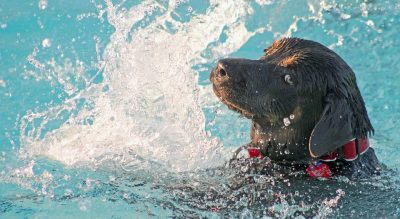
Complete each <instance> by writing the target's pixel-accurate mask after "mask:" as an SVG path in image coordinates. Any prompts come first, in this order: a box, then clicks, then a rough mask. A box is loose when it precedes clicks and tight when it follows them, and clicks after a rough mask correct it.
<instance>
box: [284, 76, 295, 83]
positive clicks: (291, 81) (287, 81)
mask: <svg viewBox="0 0 400 219" xmlns="http://www.w3.org/2000/svg"><path fill="white" fill-rule="evenodd" d="M285 82H286V83H288V84H290V85H293V84H294V83H293V80H292V77H291V76H290V75H285Z"/></svg>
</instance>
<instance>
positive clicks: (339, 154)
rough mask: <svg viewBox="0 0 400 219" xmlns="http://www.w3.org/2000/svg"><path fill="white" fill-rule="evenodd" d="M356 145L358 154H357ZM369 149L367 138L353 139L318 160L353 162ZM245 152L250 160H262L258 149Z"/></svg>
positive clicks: (250, 148) (251, 148)
mask: <svg viewBox="0 0 400 219" xmlns="http://www.w3.org/2000/svg"><path fill="white" fill-rule="evenodd" d="M357 143H358V145H359V147H358V153H357ZM368 148H369V141H368V138H367V137H365V138H360V139H353V140H351V141H349V142H347V143H346V144H344V145H343V146H342V147H340V148H338V149H336V150H334V151H332V152H329V153H327V154H326V155H324V156H322V157H320V158H319V160H321V161H324V162H330V161H335V160H336V159H338V158H343V159H344V160H346V161H353V160H355V159H357V157H358V154H363V153H365V152H366V151H367V150H368ZM247 152H248V153H249V156H250V158H256V157H258V158H263V155H262V154H261V152H260V149H259V148H253V147H249V148H247Z"/></svg>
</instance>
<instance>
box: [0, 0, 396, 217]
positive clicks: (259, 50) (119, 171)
mask: <svg viewBox="0 0 400 219" xmlns="http://www.w3.org/2000/svg"><path fill="white" fill-rule="evenodd" d="M398 30H400V2H399V1H396V0H385V1H383V0H375V1H361V0H354V1H345V0H330V1H328V0H326V1H325V0H324V1H319V0H318V1H317V0H299V1H297V0H296V1H295V0H280V1H278V0H253V1H249V0H234V1H217V0H210V1H196V0H176V1H172V0H171V1H167V0H141V1H136V0H132V1H125V0H116V1H115V0H105V1H100V0H90V1H78V0H68V1H67V0H35V1H24V0H15V1H1V2H0V218H153V217H154V218H168V217H173V218H187V217H189V218H190V217H194V218H199V217H205V218H225V217H232V218H260V217H265V218H268V217H280V218H292V217H297V218H310V217H315V218H345V217H357V218H359V217H366V218H377V217H385V218H386V217H389V218H397V217H400V187H399V186H398V184H399V183H398V182H399V169H398V166H399V165H400V159H399V158H398V157H399V156H400V151H399V150H398V145H399V144H400V135H399V134H398V133H399V131H398V130H399V128H400V122H399V120H400V98H399V96H400V89H399V84H400V62H399V59H400V38H399V37H398ZM284 36H294V37H301V38H306V39H311V40H315V41H318V42H321V43H323V44H324V45H326V46H328V47H329V48H331V49H333V50H334V51H335V52H337V53H338V54H339V55H340V56H341V57H343V58H344V59H345V60H346V62H347V63H348V64H349V65H350V66H351V67H352V68H353V70H354V72H355V73H356V76H357V82H358V85H359V88H360V90H361V93H362V95H363V97H364V100H365V102H366V107H367V110H368V112H369V116H370V119H371V121H372V123H373V125H374V128H375V135H374V136H373V137H372V138H371V143H372V146H373V147H374V148H375V151H376V153H377V156H378V158H379V159H380V160H381V161H382V162H383V163H384V164H385V165H386V166H387V169H388V170H386V171H385V172H384V173H383V174H382V175H381V176H378V177H374V178H372V179H359V180H349V179H347V178H345V177H335V178H333V179H331V180H315V179H310V178H308V177H306V176H304V175H303V174H302V173H293V174H289V175H284V174H283V175H281V174H274V173H271V174H262V173H260V172H259V171H257V166H258V165H261V164H260V163H257V161H254V162H255V163H251V164H250V165H249V164H248V163H249V161H238V163H236V164H235V165H234V166H235V167H227V166H226V162H227V161H228V160H229V158H230V157H231V156H232V151H233V150H234V149H235V148H237V147H238V146H240V145H242V144H244V143H246V142H248V141H249V126H250V124H249V121H248V120H246V119H244V118H241V117H239V116H238V115H237V114H236V113H234V112H231V111H230V110H228V109H227V107H225V106H224V105H223V104H221V103H220V102H219V101H218V100H217V99H216V97H215V96H214V94H213V93H212V89H211V87H210V82H209V80H208V77H209V72H210V70H211V68H212V67H213V66H214V65H215V63H216V61H217V60H218V59H220V58H223V57H245V58H250V59H257V58H258V57H260V56H261V55H262V54H263V49H264V48H266V47H267V46H268V45H270V44H271V43H272V42H273V40H274V39H277V38H280V37H284ZM243 162H244V163H247V164H244V163H243Z"/></svg>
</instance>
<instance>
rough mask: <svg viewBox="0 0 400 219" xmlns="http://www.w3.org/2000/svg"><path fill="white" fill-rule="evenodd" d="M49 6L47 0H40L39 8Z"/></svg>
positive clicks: (42, 8)
mask: <svg viewBox="0 0 400 219" xmlns="http://www.w3.org/2000/svg"><path fill="white" fill-rule="evenodd" d="M46 8H47V0H40V1H39V9H40V10H44V9H46Z"/></svg>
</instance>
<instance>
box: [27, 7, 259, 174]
mask: <svg viewBox="0 0 400 219" xmlns="http://www.w3.org/2000/svg"><path fill="white" fill-rule="evenodd" d="M106 3H107V15H108V21H109V22H110V24H112V25H113V26H114V27H115V29H116V30H115V33H114V34H113V35H112V36H111V42H110V43H109V44H108V45H107V47H106V49H105V52H104V54H103V56H102V62H103V63H105V64H104V65H102V66H103V67H104V71H103V76H104V82H103V83H102V84H90V86H89V87H88V88H87V89H85V90H83V91H80V92H79V93H76V94H75V95H71V96H72V97H71V98H70V99H68V100H66V101H65V103H64V104H63V105H60V106H56V107H52V108H49V109H48V110H47V111H45V112H41V113H28V114H27V115H26V116H25V117H24V118H23V119H22V126H21V129H22V131H21V133H25V132H27V134H22V136H21V142H22V144H23V149H22V150H21V155H24V156H25V155H28V156H34V155H44V156H47V157H50V158H52V159H55V160H59V161H61V162H63V163H64V164H66V165H79V164H85V165H87V164H89V165H92V166H96V165H98V164H101V162H102V161H104V160H110V159H114V160H116V159H117V157H118V159H119V160H120V161H123V162H124V163H126V162H135V159H138V157H141V158H143V159H145V160H152V161H156V162H158V163H161V164H163V165H165V166H167V167H169V168H171V169H172V170H176V171H181V170H188V169H193V168H205V167H211V166H216V165H221V164H222V162H224V160H225V159H226V157H225V156H229V155H226V154H225V152H223V151H224V149H223V147H222V145H221V144H220V143H219V142H218V141H217V140H215V139H212V138H210V137H209V136H208V135H207V134H206V133H205V131H204V124H205V118H204V115H203V112H202V110H201V107H202V106H201V103H204V102H205V101H204V100H202V99H201V98H202V96H200V94H199V87H198V84H197V76H196V74H195V72H194V71H193V70H192V68H191V67H192V66H193V65H195V64H198V63H204V62H207V61H210V60H205V59H204V58H202V57H201V53H202V52H203V51H204V50H205V49H206V48H207V46H208V45H209V44H210V43H212V42H216V41H218V38H219V37H220V35H221V33H222V31H223V29H224V28H225V29H226V31H227V32H228V33H229V34H228V39H227V40H226V41H225V43H223V44H221V43H220V44H218V45H216V48H217V49H215V50H213V52H214V57H220V56H224V55H227V54H229V53H231V52H234V51H235V50H237V49H238V48H240V47H241V46H242V45H243V44H244V43H245V42H246V41H247V40H248V39H249V38H250V37H251V36H252V35H254V34H255V33H251V32H248V31H247V29H246V27H245V26H244V20H243V19H244V18H245V17H246V14H248V13H251V10H250V8H249V6H248V4H247V2H246V1H229V2H228V3H221V2H219V1H217V0H214V1H211V3H210V5H211V6H210V8H208V10H207V12H206V14H203V15H201V14H200V15H196V16H195V17H192V19H191V21H190V22H187V23H180V22H177V21H175V20H174V19H172V18H171V16H170V14H171V12H172V11H173V10H174V9H175V8H174V7H175V6H176V4H175V2H174V1H170V3H169V5H168V7H165V6H162V5H158V4H156V3H154V2H152V1H143V2H141V3H140V5H138V6H136V7H133V8H131V9H129V10H117V8H118V7H116V6H114V5H113V4H112V2H111V1H110V0H108V1H106ZM154 9H159V10H161V11H162V12H163V14H162V15H161V16H159V17H157V18H156V19H155V21H154V22H152V23H151V24H149V25H148V26H147V27H145V28H139V29H136V30H134V31H133V32H132V30H131V29H132V25H134V24H135V23H136V22H138V21H140V20H141V19H143V18H144V17H145V16H146V14H148V13H151V11H152V10H154ZM166 22H169V23H170V24H172V26H173V27H174V29H175V30H176V32H174V33H170V32H168V31H167V30H165V29H166V28H163V27H165V24H166ZM257 31H258V32H259V31H262V30H261V29H260V30H257ZM257 31H256V32H257ZM129 34H131V40H130V41H128V40H127V37H128V35H129ZM105 85H107V86H108V88H109V90H108V91H107V92H102V88H103V86H105ZM205 96H208V95H205ZM78 98H85V99H90V100H92V102H93V107H92V109H83V110H80V111H79V113H78V114H77V116H74V117H71V118H70V119H69V121H68V122H66V123H64V124H63V125H62V126H61V127H60V128H58V129H56V130H54V131H52V132H51V133H47V134H46V135H45V137H44V138H43V137H40V133H42V130H41V129H43V127H44V126H45V124H46V123H48V122H49V120H51V119H57V118H58V117H59V116H60V114H61V112H62V111H65V110H66V111H72V110H73V109H74V108H76V107H75V106H74V103H75V101H76V100H77V99H78ZM88 117H91V118H93V123H92V124H91V125H88V124H84V123H82V121H84V120H85V119H86V118H88ZM38 119H41V120H42V122H41V124H40V125H39V126H37V127H35V128H33V129H32V128H31V130H30V128H29V127H31V126H32V124H33V123H34V121H35V120H38ZM27 130H28V131H27Z"/></svg>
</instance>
